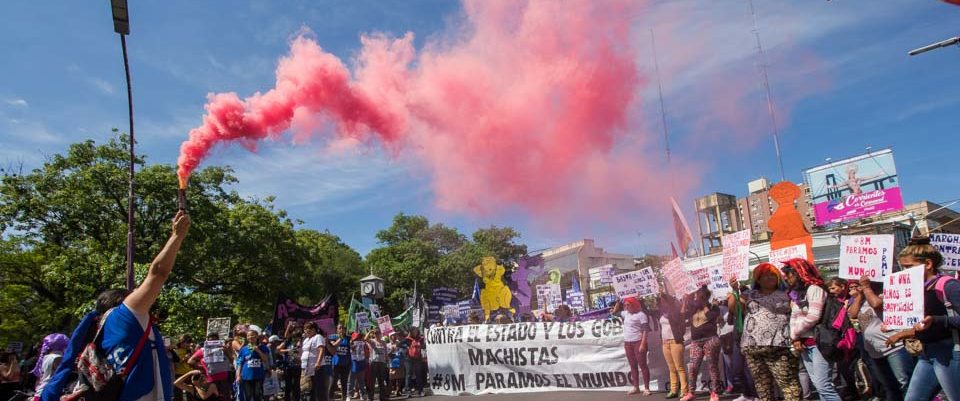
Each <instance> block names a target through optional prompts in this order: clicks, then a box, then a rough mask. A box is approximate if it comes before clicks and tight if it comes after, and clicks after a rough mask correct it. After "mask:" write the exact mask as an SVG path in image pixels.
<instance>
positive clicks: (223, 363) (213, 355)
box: [203, 340, 230, 374]
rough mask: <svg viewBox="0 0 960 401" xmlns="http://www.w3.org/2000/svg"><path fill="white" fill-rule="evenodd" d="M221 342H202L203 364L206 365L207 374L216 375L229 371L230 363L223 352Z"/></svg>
mask: <svg viewBox="0 0 960 401" xmlns="http://www.w3.org/2000/svg"><path fill="white" fill-rule="evenodd" d="M223 344H224V343H223V340H208V341H204V342H203V363H204V364H205V365H207V374H216V373H221V372H226V371H228V370H230V362H228V361H227V357H226V355H225V354H224V352H223Z"/></svg>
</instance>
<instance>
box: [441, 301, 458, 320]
mask: <svg viewBox="0 0 960 401" xmlns="http://www.w3.org/2000/svg"><path fill="white" fill-rule="evenodd" d="M443 318H444V319H454V320H456V319H460V306H459V305H457V304H452V305H443Z"/></svg>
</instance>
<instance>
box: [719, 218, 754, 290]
mask: <svg viewBox="0 0 960 401" xmlns="http://www.w3.org/2000/svg"><path fill="white" fill-rule="evenodd" d="M721 242H722V243H723V277H725V278H727V279H730V277H737V280H741V281H742V280H747V279H749V278H750V229H749V228H748V229H746V230H743V231H737V232H735V233H733V234H726V235H724V236H723V238H722V239H721Z"/></svg>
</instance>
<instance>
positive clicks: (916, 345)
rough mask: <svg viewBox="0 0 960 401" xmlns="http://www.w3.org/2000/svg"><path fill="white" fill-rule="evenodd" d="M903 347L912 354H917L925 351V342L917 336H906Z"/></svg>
mask: <svg viewBox="0 0 960 401" xmlns="http://www.w3.org/2000/svg"><path fill="white" fill-rule="evenodd" d="M903 349H905V350H907V352H908V353H909V354H910V355H913V356H917V355H920V354H922V353H923V343H922V342H920V340H917V339H916V338H905V339H903Z"/></svg>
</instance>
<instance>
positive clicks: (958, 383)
mask: <svg viewBox="0 0 960 401" xmlns="http://www.w3.org/2000/svg"><path fill="white" fill-rule="evenodd" d="M937 384H939V385H940V386H941V387H942V388H943V392H944V393H946V394H947V398H949V399H951V400H960V352H957V351H954V350H953V340H952V339H949V340H946V341H940V342H935V343H925V344H923V353H922V354H920V358H919V359H917V366H916V367H915V368H914V369H913V377H912V378H910V387H908V388H907V397H906V399H907V400H929V399H931V398H932V397H933V396H934V395H935V392H936V389H937Z"/></svg>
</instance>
